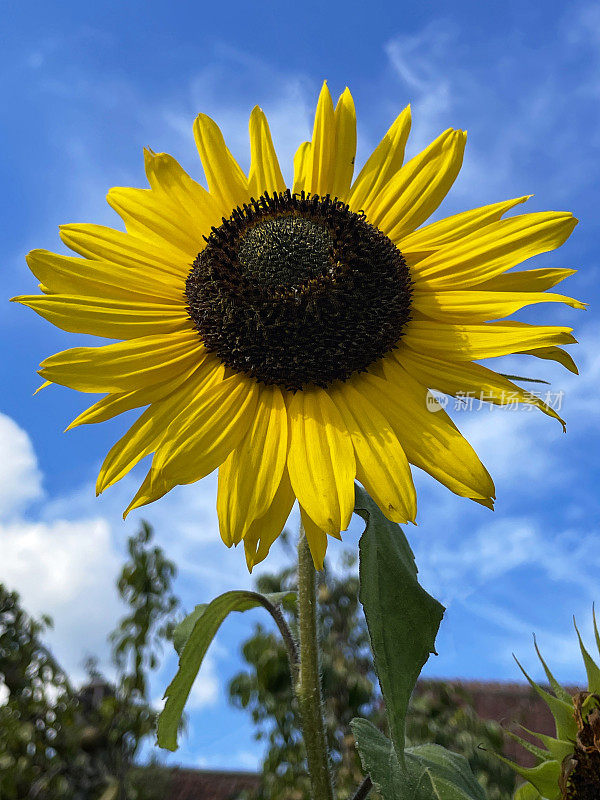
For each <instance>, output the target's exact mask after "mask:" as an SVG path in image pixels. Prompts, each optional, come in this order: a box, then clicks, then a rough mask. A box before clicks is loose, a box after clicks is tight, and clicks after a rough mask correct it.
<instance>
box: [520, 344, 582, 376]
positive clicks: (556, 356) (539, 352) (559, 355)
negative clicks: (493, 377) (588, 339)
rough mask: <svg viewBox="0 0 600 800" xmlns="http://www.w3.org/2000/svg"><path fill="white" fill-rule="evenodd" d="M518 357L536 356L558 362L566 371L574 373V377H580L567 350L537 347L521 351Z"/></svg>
mask: <svg viewBox="0 0 600 800" xmlns="http://www.w3.org/2000/svg"><path fill="white" fill-rule="evenodd" d="M517 355H524V356H535V358H543V359H547V360H548V361H556V363H557V364H561V365H562V366H563V367H564V368H565V369H568V370H569V372H572V373H573V374H574V375H579V370H578V369H577V364H575V362H574V361H573V359H572V358H571V356H570V355H569V354H568V353H567V352H566V351H565V350H561V348H560V347H537V348H534V349H533V350H519V351H518V353H517Z"/></svg>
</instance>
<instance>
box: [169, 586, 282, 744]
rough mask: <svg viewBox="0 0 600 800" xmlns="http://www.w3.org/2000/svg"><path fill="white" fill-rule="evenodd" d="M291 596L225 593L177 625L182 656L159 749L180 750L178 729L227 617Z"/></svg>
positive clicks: (171, 686)
mask: <svg viewBox="0 0 600 800" xmlns="http://www.w3.org/2000/svg"><path fill="white" fill-rule="evenodd" d="M290 594H292V593H290V592H282V593H279V594H275V595H268V596H267V595H262V594H259V593H258V592H249V591H232V592H225V594H222V595H220V596H219V597H216V598H215V599H214V600H213V601H212V602H211V603H208V604H207V605H199V606H196V608H195V609H194V611H192V613H191V614H190V615H189V616H188V617H186V618H185V619H184V620H183V622H181V623H180V625H178V627H177V629H176V630H175V634H174V637H173V639H174V643H175V649H176V650H177V652H178V653H179V669H178V670H177V674H176V675H175V677H174V678H173V680H172V681H171V683H170V685H169V686H168V688H167V690H166V692H165V697H166V703H165V707H164V709H163V711H162V712H161V714H160V716H159V718H158V732H157V738H158V744H159V746H160V747H163V748H165V749H167V750H176V749H177V730H178V728H179V724H180V721H181V715H182V714H183V709H184V707H185V704H186V701H187V698H188V696H189V693H190V690H191V688H192V684H193V683H194V680H195V679H196V676H197V674H198V671H199V669H200V667H201V665H202V661H203V660H204V656H205V655H206V651H207V650H208V647H209V645H210V643H211V642H212V640H213V639H214V637H215V634H216V633H217V631H218V630H219V628H220V626H221V623H222V622H223V620H224V619H225V617H227V615H228V614H230V613H231V612H232V611H248V610H249V609H251V608H256V607H257V606H263V607H264V608H266V609H267V610H270V609H271V606H273V605H277V604H278V603H280V602H281V601H282V600H283V599H284V598H287V597H289V596H290Z"/></svg>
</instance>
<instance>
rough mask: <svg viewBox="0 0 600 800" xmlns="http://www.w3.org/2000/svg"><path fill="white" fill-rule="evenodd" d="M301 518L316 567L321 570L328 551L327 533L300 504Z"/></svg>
mask: <svg viewBox="0 0 600 800" xmlns="http://www.w3.org/2000/svg"><path fill="white" fill-rule="evenodd" d="M300 518H301V520H302V527H303V528H304V535H305V536H306V541H307V542H308V546H309V548H310V554H311V556H312V558H313V563H314V565H315V569H318V570H321V569H323V566H324V564H325V553H326V552H327V534H326V533H325V532H324V531H322V530H321V528H319V526H318V525H315V523H314V522H313V521H312V519H311V518H310V516H309V515H308V514H307V513H306V510H305V509H304V508H302V506H300Z"/></svg>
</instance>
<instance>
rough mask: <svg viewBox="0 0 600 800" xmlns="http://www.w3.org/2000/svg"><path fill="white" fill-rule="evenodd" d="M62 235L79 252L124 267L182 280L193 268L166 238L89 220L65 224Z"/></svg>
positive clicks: (185, 256) (87, 256)
mask: <svg viewBox="0 0 600 800" xmlns="http://www.w3.org/2000/svg"><path fill="white" fill-rule="evenodd" d="M60 238H61V239H62V240H63V242H64V243H65V244H66V245H67V247H70V248H71V250H74V251H75V252H76V253H79V255H82V256H85V257H86V258H92V259H94V258H99V259H102V260H104V261H111V262H112V263H113V264H119V265H121V266H123V267H133V268H136V269H139V270H140V271H141V272H142V274H143V272H144V269H145V268H146V267H150V268H151V269H152V268H153V269H156V270H157V271H159V272H162V273H165V276H168V275H171V276H174V277H175V278H177V279H178V281H179V280H181V277H182V276H184V280H185V276H186V275H187V273H188V272H189V270H190V259H189V256H188V255H187V254H185V253H182V252H181V251H180V250H178V249H177V248H174V247H171V246H170V245H169V244H168V243H167V242H166V241H161V242H159V243H157V242H156V241H154V240H153V241H150V240H148V239H146V238H144V237H142V236H133V235H132V234H130V233H123V231H117V230H114V228H106V227H104V226H103V225H88V224H86V223H79V224H71V225H61V226H60Z"/></svg>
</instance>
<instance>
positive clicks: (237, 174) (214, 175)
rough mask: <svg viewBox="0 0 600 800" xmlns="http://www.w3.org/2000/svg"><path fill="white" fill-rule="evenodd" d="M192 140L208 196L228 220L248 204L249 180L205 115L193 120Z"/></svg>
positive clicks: (217, 129) (217, 128)
mask: <svg viewBox="0 0 600 800" xmlns="http://www.w3.org/2000/svg"><path fill="white" fill-rule="evenodd" d="M194 138H195V139H196V146H197V148H198V153H199V154H200V160H201V161H202V166H203V168H204V174H205V175H206V180H207V183H208V188H209V190H210V193H211V195H212V196H213V198H214V199H215V200H216V201H217V203H218V204H219V207H220V208H221V211H222V213H223V216H225V217H229V216H230V214H231V212H232V211H233V209H234V208H236V207H237V206H240V205H243V204H244V203H246V202H248V200H249V198H250V195H249V191H248V179H247V178H246V176H245V175H244V173H243V172H242V169H241V167H240V165H239V164H238V163H237V161H236V160H235V158H234V157H233V156H232V155H231V153H230V152H229V149H228V147H227V145H226V144H225V140H224V138H223V134H222V133H221V131H220V130H219V126H218V125H217V124H216V122H213V120H212V119H211V118H210V117H207V116H206V114H199V115H198V116H197V117H196V121H195V122H194Z"/></svg>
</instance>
